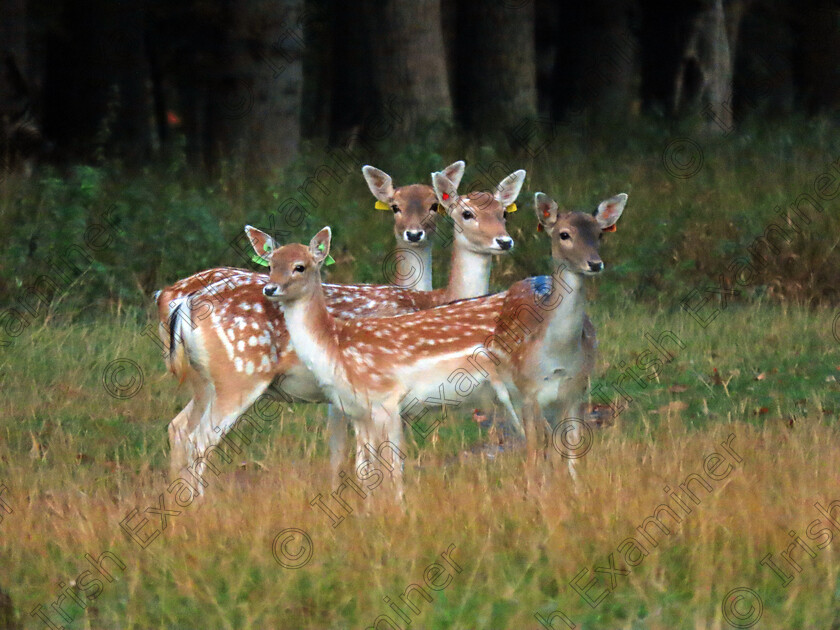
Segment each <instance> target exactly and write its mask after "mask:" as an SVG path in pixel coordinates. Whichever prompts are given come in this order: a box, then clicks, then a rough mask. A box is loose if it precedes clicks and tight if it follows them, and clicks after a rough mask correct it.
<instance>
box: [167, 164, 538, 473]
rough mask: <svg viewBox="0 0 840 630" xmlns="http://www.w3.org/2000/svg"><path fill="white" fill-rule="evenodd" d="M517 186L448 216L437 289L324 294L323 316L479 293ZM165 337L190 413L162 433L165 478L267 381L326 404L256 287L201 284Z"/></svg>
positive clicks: (340, 434)
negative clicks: (447, 242) (445, 275)
mask: <svg viewBox="0 0 840 630" xmlns="http://www.w3.org/2000/svg"><path fill="white" fill-rule="evenodd" d="M436 175H437V176H438V178H439V179H440V181H444V180H445V181H446V182H447V186H449V187H450V188H451V190H453V191H454V190H455V182H453V181H452V180H451V179H449V177H448V176H447V174H446V173H445V172H443V173H439V174H436ZM525 176H526V173H525V171H521V170H520V171H516V172H515V173H512V174H511V175H509V176H508V177H506V178H505V179H504V180H503V181H502V182H501V183H500V184H499V186H498V187H497V190H496V193H495V195H490V194H488V193H474V194H475V195H478V196H479V197H480V198H481V199H482V200H483V202H485V203H483V204H482V205H481V206H480V207H479V206H477V207H475V208H474V209H473V211H472V212H473V213H472V214H468V215H467V216H466V218H465V217H464V215H463V213H462V214H458V215H456V216H452V215H450V217H451V218H452V220H453V222H454V226H453V227H454V232H455V234H456V236H455V238H454V239H453V242H454V244H453V253H452V265H451V269H450V282H449V285H448V287H447V288H446V289H440V290H437V291H428V292H424V291H415V290H409V289H404V288H398V287H393V286H372V285H325V287H324V289H325V292H326V293H327V295H328V306H329V307H330V309H331V310H332V312H333V313H334V314H335V315H336V316H338V317H342V318H352V317H365V316H371V315H374V314H378V315H392V314H398V313H404V312H414V311H417V310H420V309H424V308H430V307H432V306H435V305H437V304H441V303H445V302H448V301H451V300H454V299H458V298H463V297H472V294H471V293H470V292H478V293H477V294H484V293H486V292H487V290H488V286H489V276H490V264H489V260H490V259H491V258H492V257H493V256H495V255H502V254H505V253H507V252H509V251H510V250H511V249H512V248H513V245H514V243H513V239H512V238H511V237H510V236H509V234H508V233H507V230H506V213H507V212H508V209H512V207H513V205H514V201H515V199H516V197H517V196H518V194H519V191H520V189H521V187H522V184H523V182H524V179H525ZM429 188H430V189H431V187H429ZM432 192H433V194H434V190H433V189H432ZM433 198H434V197H433ZM488 200H492V201H493V203H487V201H488ZM246 233H247V234H248V236H249V239H250V241H251V243H252V245H253V246H254V248H255V250H256V251H258V252H263V254H264V253H265V251H267V250H268V249H273V248H275V247H276V243H274V241H273V239H272V238H271V237H270V236H269V235H267V234H265V233H264V232H261V231H259V230H256V229H255V228H252V227H250V226H248V227H247V228H246ZM219 284H223V283H221V282H220V283H219ZM214 292H215V295H214V297H216V298H219V297H222V298H223V299H222V301H221V305H220V306H219V307H218V308H216V309H208V308H205V306H206V303H207V302H209V297H208V295H207V294H208V293H209V294H213V293H214ZM202 302H204V304H202ZM198 310H204V311H205V313H204V317H202V318H201V319H200V320H199V321H195V320H196V317H195V316H194V315H193V312H194V311H198ZM208 315H209V317H208ZM193 325H195V327H193ZM169 330H170V343H169V348H170V355H169V359H168V362H169V365H170V369H171V370H172V371H173V372H174V373H175V374H176V376H183V378H185V379H186V380H188V382H189V384H190V386H191V389H192V391H193V392H194V400H193V406H192V407H190V406H189V405H188V407H187V408H186V409H185V410H184V411H183V412H182V413H181V414H180V415H179V416H178V417H176V418H175V420H173V421H172V422H171V423H170V427H169V436H170V443H171V447H172V458H171V466H172V469H173V471H177V470H180V469H181V468H182V467H183V465H184V464H185V463H186V462H188V461H190V460H191V456H192V455H194V454H195V453H196V452H203V450H204V449H206V448H208V447H209V446H212V445H214V444H216V443H218V441H219V440H220V438H221V436H220V434H219V433H218V432H217V431H216V429H217V428H219V427H221V428H222V429H224V428H225V427H228V426H230V425H231V423H232V422H233V421H234V420H235V419H236V418H237V417H238V416H239V415H240V414H241V413H242V412H243V411H244V410H245V409H247V408H248V406H250V405H251V404H252V403H253V402H254V400H256V398H258V397H259V396H260V395H261V394H262V393H263V392H264V391H265V390H266V389H267V388H268V386H269V385H270V384H271V382H272V381H273V380H274V379H275V378H279V379H281V387H282V391H283V392H284V393H285V394H287V395H289V396H291V397H292V398H293V399H295V400H300V401H304V402H329V400H328V399H327V398H326V397H325V396H324V395H323V393H322V392H321V390H320V388H319V386H318V384H317V383H316V382H315V380H314V378H313V377H312V375H311V374H310V373H309V372H308V371H307V370H306V369H305V368H304V367H303V366H301V364H300V362H299V361H298V360H297V358H296V356H295V355H294V353H293V352H292V351H291V348H290V347H289V345H288V333H287V331H286V327H285V325H284V321H283V316H282V314H281V313H280V312H279V311H278V310H277V308H276V307H275V306H273V305H272V304H271V303H270V302H269V301H267V300H266V298H265V296H264V295H263V292H262V285H258V284H245V285H242V286H238V287H237V288H236V289H235V290H230V289H226V288H225V287H224V286H219V287H214V286H213V285H212V284H211V285H210V286H209V287H207V289H206V290H205V291H199V292H198V293H197V294H194V295H193V296H191V297H189V298H181V299H180V300H176V306H175V307H174V308H173V313H172V315H171V316H170V322H169ZM249 366H250V367H249ZM342 422H343V420H341V416H338V415H337V414H335V413H334V414H332V415H331V416H330V422H329V425H330V426H329V429H330V443H331V444H330V446H331V464H332V466H333V468H334V469H337V468H338V466H339V465H340V457H341V454H342V452H343V444H344V438H345V437H346V429H344V424H342ZM523 435H524V433H523Z"/></svg>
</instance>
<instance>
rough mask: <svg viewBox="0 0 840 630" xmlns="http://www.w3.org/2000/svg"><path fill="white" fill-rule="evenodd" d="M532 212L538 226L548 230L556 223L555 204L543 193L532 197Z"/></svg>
mask: <svg viewBox="0 0 840 630" xmlns="http://www.w3.org/2000/svg"><path fill="white" fill-rule="evenodd" d="M534 211H535V212H536V213H537V221H539V222H540V226H542V227H543V228H545V229H550V228H551V226H553V225H554V224H555V223H556V222H557V202H556V201H554V199H552V198H551V197H549V196H548V195H546V194H545V193H541V192H538V193H537V194H536V195H534Z"/></svg>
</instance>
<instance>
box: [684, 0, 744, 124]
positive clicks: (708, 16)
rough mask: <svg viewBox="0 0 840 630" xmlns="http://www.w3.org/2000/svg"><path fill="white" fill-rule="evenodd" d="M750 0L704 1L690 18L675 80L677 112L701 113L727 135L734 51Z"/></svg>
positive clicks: (707, 122)
mask: <svg viewBox="0 0 840 630" xmlns="http://www.w3.org/2000/svg"><path fill="white" fill-rule="evenodd" d="M748 3H749V0H733V1H732V2H728V3H727V9H726V10H724V3H723V0H711V1H710V2H706V3H704V5H703V7H702V8H701V10H700V11H699V12H698V13H697V14H696V15H695V17H694V18H693V20H692V21H691V26H690V29H689V33H688V38H687V40H686V44H685V48H684V49H683V53H682V58H681V62H680V67H679V70H678V71H677V75H676V78H675V82H674V111H675V112H677V113H695V112H698V111H699V112H700V113H701V115H702V116H703V118H704V120H705V123H704V125H703V127H704V129H705V130H706V131H708V132H710V133H713V134H724V135H725V134H728V133H730V132H731V131H732V130H733V128H734V123H735V120H734V115H733V107H732V94H733V92H732V85H733V76H734V75H733V67H734V54H735V49H736V45H737V40H738V33H739V31H740V26H741V20H742V18H743V16H744V12H745V11H746V8H747V5H748Z"/></svg>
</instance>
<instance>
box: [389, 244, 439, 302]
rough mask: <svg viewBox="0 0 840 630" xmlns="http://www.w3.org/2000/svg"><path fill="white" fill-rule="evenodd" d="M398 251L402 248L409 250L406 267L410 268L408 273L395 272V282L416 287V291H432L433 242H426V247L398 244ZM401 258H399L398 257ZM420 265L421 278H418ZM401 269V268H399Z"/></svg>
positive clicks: (407, 287) (398, 284)
mask: <svg viewBox="0 0 840 630" xmlns="http://www.w3.org/2000/svg"><path fill="white" fill-rule="evenodd" d="M397 248H398V251H399V250H401V249H405V250H408V253H407V254H403V256H404V257H405V259H406V260H405V263H404V264H405V267H406V268H408V269H409V273H407V274H406V275H400V274H399V273H395V274H394V275H395V278H394V284H395V285H396V286H398V287H403V288H405V289H414V290H416V291H431V290H432V244H431V243H430V242H428V241H427V242H426V244H425V246H424V247H410V248H409V247H400V246H399V244H398V245H397ZM397 260H399V258H397ZM418 266H419V267H420V269H419V272H420V279H419V280H418V279H417V271H418V269H417V267H418ZM398 271H399V270H398Z"/></svg>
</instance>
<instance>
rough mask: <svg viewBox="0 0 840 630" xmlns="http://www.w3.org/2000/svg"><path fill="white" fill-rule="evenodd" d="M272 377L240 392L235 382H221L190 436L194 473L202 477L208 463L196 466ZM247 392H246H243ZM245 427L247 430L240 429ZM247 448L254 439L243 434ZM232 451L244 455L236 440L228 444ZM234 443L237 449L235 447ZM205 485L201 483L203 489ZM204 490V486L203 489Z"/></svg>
mask: <svg viewBox="0 0 840 630" xmlns="http://www.w3.org/2000/svg"><path fill="white" fill-rule="evenodd" d="M271 381H272V378H271V376H270V375H265V376H264V377H262V378H260V379H253V378H252V379H251V380H250V381H249V382H248V387H247V388H243V390H238V388H237V386H236V384H235V383H220V387H219V389H218V390H217V391H216V395H215V397H214V399H213V400H212V401H211V402H210V404H208V405H207V406H206V408H205V410H204V413H203V414H202V416H201V418H200V420H199V422H198V425H197V426H196V427H195V429H194V430H193V431H192V433H191V434H190V443H191V444H192V447H193V453H194V457H193V458H192V461H191V464H192V473H193V474H194V475H196V476H198V477H199V478H201V475H202V473H203V472H204V470H205V468H206V464H205V463H204V462H203V461H201V462H198V463H195V462H196V460H197V459H198V458H199V457H204V455H205V453H206V452H207V450H208V449H209V448H210V447H212V446H216V445H217V444H218V443H219V442H221V440H222V438H223V437H224V436H225V433H227V432H228V431H229V430H230V428H231V427H233V426H234V425H235V424H236V421H237V419H238V418H240V417H241V415H242V414H243V413H244V412H245V411H246V410H247V409H248V407H250V406H251V405H252V404H253V403H254V401H255V400H257V398H259V397H260V395H261V394H262V393H263V392H264V391H265V390H266V388H267V387H268V386H269V385H270V384H271ZM243 391H244V393H243ZM240 428H244V427H240ZM240 435H241V436H242V441H243V442H244V445H247V444H250V443H251V440H250V439H249V438H246V437H244V432H243V433H242V434H240ZM227 444H228V446H229V448H231V450H233V451H234V453H235V454H236V455H238V454H240V453H241V452H242V450H241V448H239V446H240V445H238V444H236V442H234V440H233V439H231V440H230V441H228V442H227ZM231 444H233V446H231ZM202 485H203V484H200V486H202ZM199 490H201V487H200V488H199Z"/></svg>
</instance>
